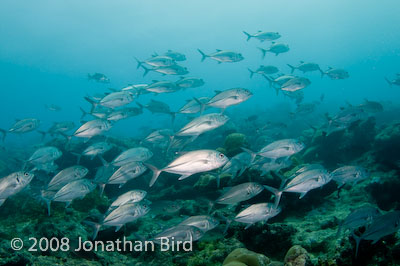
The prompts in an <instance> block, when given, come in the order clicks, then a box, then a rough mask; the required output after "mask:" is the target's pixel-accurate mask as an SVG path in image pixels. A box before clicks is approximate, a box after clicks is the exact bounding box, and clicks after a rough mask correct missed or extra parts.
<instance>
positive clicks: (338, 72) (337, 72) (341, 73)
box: [321, 67, 350, 79]
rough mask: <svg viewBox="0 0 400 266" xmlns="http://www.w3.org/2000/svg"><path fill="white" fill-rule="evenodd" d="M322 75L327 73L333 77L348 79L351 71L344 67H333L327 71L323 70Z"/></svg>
mask: <svg viewBox="0 0 400 266" xmlns="http://www.w3.org/2000/svg"><path fill="white" fill-rule="evenodd" d="M321 75H322V76H323V75H327V76H328V77H330V78H331V79H347V78H349V76H350V75H349V72H347V71H346V70H344V69H340V68H331V67H330V68H329V69H328V70H327V71H325V72H324V71H322V70H321Z"/></svg>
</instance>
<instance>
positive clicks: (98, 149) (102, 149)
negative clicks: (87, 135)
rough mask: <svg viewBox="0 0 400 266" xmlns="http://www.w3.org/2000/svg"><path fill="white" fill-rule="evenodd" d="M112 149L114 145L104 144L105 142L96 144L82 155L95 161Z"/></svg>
mask: <svg viewBox="0 0 400 266" xmlns="http://www.w3.org/2000/svg"><path fill="white" fill-rule="evenodd" d="M112 147H113V145H112V144H110V143H108V142H104V141H102V142H96V143H94V144H92V145H90V146H89V147H87V148H86V149H85V150H84V151H83V152H82V155H84V156H88V157H91V158H92V159H93V158H94V157H96V156H98V155H102V154H104V153H106V152H108V151H109V150H111V148H112Z"/></svg>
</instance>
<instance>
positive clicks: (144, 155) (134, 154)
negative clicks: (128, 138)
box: [111, 147, 153, 166]
mask: <svg viewBox="0 0 400 266" xmlns="http://www.w3.org/2000/svg"><path fill="white" fill-rule="evenodd" d="M152 156H153V153H152V152H151V151H150V150H149V149H148V148H145V147H136V148H131V149H128V150H126V151H124V152H122V153H121V154H120V155H118V156H117V157H116V158H115V159H114V160H113V161H112V162H111V164H112V165H114V166H123V165H125V164H128V163H131V162H144V161H147V160H148V159H150V158H151V157H152Z"/></svg>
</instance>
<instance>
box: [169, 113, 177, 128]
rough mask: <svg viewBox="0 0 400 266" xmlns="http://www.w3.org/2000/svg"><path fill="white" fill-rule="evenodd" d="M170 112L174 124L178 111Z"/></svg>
mask: <svg viewBox="0 0 400 266" xmlns="http://www.w3.org/2000/svg"><path fill="white" fill-rule="evenodd" d="M169 114H170V116H171V123H172V125H174V122H175V118H176V112H170V113H169Z"/></svg>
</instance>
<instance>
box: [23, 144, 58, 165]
mask: <svg viewBox="0 0 400 266" xmlns="http://www.w3.org/2000/svg"><path fill="white" fill-rule="evenodd" d="M61 155H62V152H61V151H60V150H59V149H58V148H56V147H52V146H48V147H43V148H39V149H37V150H36V151H35V152H34V153H33V154H32V156H31V157H29V159H28V162H29V163H31V164H33V165H35V166H39V165H41V164H47V163H51V162H54V161H55V160H57V159H58V158H60V157H61Z"/></svg>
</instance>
